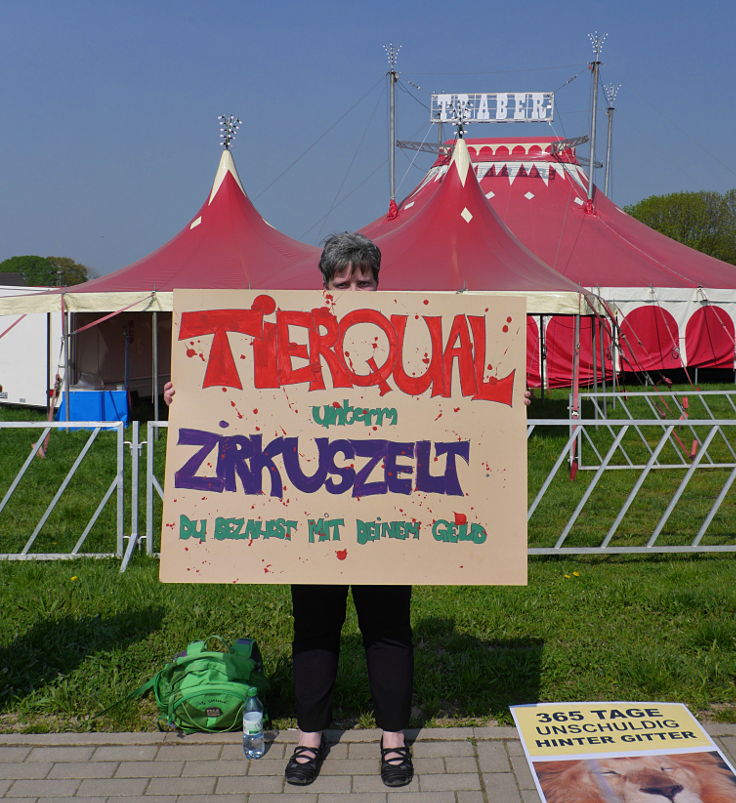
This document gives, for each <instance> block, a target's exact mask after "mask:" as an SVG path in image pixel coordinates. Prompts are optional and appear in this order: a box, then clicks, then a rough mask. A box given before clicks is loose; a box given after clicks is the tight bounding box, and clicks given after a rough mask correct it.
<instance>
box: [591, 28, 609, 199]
mask: <svg viewBox="0 0 736 803" xmlns="http://www.w3.org/2000/svg"><path fill="white" fill-rule="evenodd" d="M606 36H607V34H603V35H602V36H599V35H598V33H597V32H596V33H595V34H589V38H590V42H591V44H592V45H593V52H594V54H595V56H594V58H593V61H591V62H590V68H591V70H592V72H593V102H592V109H591V116H590V159H589V161H588V201H589V202H592V200H593V184H594V181H593V175H594V172H595V132H596V116H597V114H598V74H599V72H600V67H601V50H602V49H603V42H604V41H605V39H606Z"/></svg>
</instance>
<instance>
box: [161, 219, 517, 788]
mask: <svg viewBox="0 0 736 803" xmlns="http://www.w3.org/2000/svg"><path fill="white" fill-rule="evenodd" d="M380 266H381V252H380V251H379V249H378V248H377V246H376V245H375V244H374V243H372V242H371V241H370V240H368V239H367V238H366V237H364V236H363V235H361V234H357V233H356V234H350V233H347V232H345V233H343V234H338V235H333V236H332V237H330V238H329V239H328V240H327V241H326V243H325V247H324V251H323V252H322V256H321V257H320V262H319V267H320V271H321V273H322V283H323V287H324V288H325V290H330V291H333V290H347V291H375V290H377V289H378V273H379V270H380ZM173 397H174V388H173V386H172V385H171V383H170V382H169V383H167V384H166V386H165V388H164V400H165V401H166V403H167V404H171V402H172V400H173ZM524 403H525V404H529V394H528V392H527V394H526V395H525V397H524ZM291 596H292V610H293V617H294V640H293V644H292V658H293V671H294V691H295V698H296V716H297V723H298V725H299V739H298V744H297V747H296V748H295V750H294V753H293V755H292V756H291V758H290V759H289V762H288V764H287V765H286V770H285V778H286V780H287V782H288V783H290V784H294V785H297V786H306V785H308V784H310V783H312V782H313V781H314V780H315V778H317V776H318V775H319V771H320V768H321V766H322V763H323V761H324V759H325V757H326V755H327V752H328V749H327V745H326V743H325V738H324V730H325V729H326V728H327V727H329V725H330V722H331V721H332V710H331V709H332V697H333V691H334V687H335V679H336V676H337V666H338V657H339V653H340V634H341V631H342V626H343V624H344V622H345V612H346V605H347V596H348V586H344V585H293V586H292V588H291ZM352 596H353V601H354V603H355V608H356V612H357V615H358V623H359V626H360V631H361V634H362V637H363V646H364V649H365V654H366V662H367V666H368V680H369V684H370V690H371V696H372V698H373V706H374V712H375V718H376V724H377V725H378V727H379V728H381V730H382V735H381V745H380V757H381V763H380V767H381V778H382V780H383V782H384V783H385V784H386V785H387V786H390V787H400V786H405V785H406V784H408V783H410V782H411V780H412V778H413V775H414V768H413V765H412V760H411V753H410V750H409V747H408V746H407V745H406V743H405V739H404V729H405V728H406V727H407V726H408V724H409V716H410V710H411V697H412V680H413V671H414V652H413V645H412V631H411V621H410V605H411V587H410V586H390V585H375V586H373V585H357V586H356V585H354V586H352Z"/></svg>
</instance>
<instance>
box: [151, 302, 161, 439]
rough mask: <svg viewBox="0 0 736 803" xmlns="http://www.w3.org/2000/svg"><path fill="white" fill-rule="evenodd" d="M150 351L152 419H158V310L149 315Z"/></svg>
mask: <svg viewBox="0 0 736 803" xmlns="http://www.w3.org/2000/svg"><path fill="white" fill-rule="evenodd" d="M151 352H152V358H153V371H152V374H153V376H152V377H151V380H152V383H153V387H152V388H151V390H152V393H153V420H154V421H158V415H159V410H158V312H157V311H156V310H154V311H153V314H152V316H151ZM156 440H158V427H156Z"/></svg>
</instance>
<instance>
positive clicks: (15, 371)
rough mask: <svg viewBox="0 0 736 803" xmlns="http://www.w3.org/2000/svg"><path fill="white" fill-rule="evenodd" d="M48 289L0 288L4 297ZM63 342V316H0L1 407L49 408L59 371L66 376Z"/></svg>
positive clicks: (3, 286) (46, 314)
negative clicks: (49, 391)
mask: <svg viewBox="0 0 736 803" xmlns="http://www.w3.org/2000/svg"><path fill="white" fill-rule="evenodd" d="M46 289H52V288H45V287H16V286H7V285H0V296H20V295H27V294H28V293H36V292H43V291H44V290H46ZM3 333H5V334H4V335H3ZM61 341H62V333H61V313H55V314H52V313H42V312H33V313H29V314H27V315H20V314H18V315H15V314H14V315H0V404H22V405H28V406H29V407H46V404H47V399H48V390H49V389H50V388H53V386H54V377H55V376H56V373H57V370H58V371H59V372H60V373H62V375H63V365H62V366H59V363H60V362H62V360H60V348H61Z"/></svg>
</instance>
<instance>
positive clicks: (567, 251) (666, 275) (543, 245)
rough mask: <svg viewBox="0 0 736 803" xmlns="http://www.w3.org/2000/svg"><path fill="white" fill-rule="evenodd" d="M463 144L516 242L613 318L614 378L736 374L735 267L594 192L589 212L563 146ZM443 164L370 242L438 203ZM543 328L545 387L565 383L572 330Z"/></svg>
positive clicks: (587, 367) (378, 225)
mask: <svg viewBox="0 0 736 803" xmlns="http://www.w3.org/2000/svg"><path fill="white" fill-rule="evenodd" d="M556 143H560V145H562V146H563V147H560V145H557V144H556ZM467 145H468V150H469V152H470V155H471V158H472V160H473V166H474V168H475V172H476V175H477V177H478V180H479V182H480V186H481V188H482V190H483V194H484V195H485V197H486V198H487V199H488V201H489V203H490V205H491V206H492V207H493V209H494V210H495V211H496V212H497V214H498V216H499V217H500V218H501V219H502V220H503V222H504V223H505V224H506V225H507V226H508V227H509V228H510V229H511V231H512V232H513V233H514V234H515V235H516V237H518V239H519V240H520V241H521V242H522V243H524V245H525V246H527V247H528V248H529V249H530V250H531V251H532V252H534V254H536V256H538V257H539V258H540V259H542V260H543V261H544V262H545V263H546V264H547V265H549V266H551V267H552V268H554V269H555V270H556V271H558V272H559V273H561V274H562V275H564V276H566V277H567V278H569V279H571V280H572V281H573V282H575V283H577V284H580V285H582V286H584V287H586V288H588V289H589V290H591V291H592V292H594V293H595V294H596V295H599V296H600V297H602V298H603V299H604V300H605V301H607V302H608V304H609V307H610V308H612V309H615V311H616V313H617V316H618V322H619V324H620V338H619V345H620V350H613V349H611V348H610V335H609V334H608V333H606V332H604V333H603V345H604V349H603V351H604V355H605V356H604V359H605V363H606V367H607V373H608V374H609V375H610V373H611V371H612V361H615V364H616V367H617V370H623V371H627V370H646V371H650V370H668V369H673V368H682V367H687V368H693V367H714V368H733V367H734V330H735V324H736V267H735V266H733V265H729V264H727V263H725V262H721V261H720V260H717V259H714V258H712V257H709V256H707V255H705V254H702V253H700V252H699V251H695V250H693V249H691V248H688V247H687V246H684V245H682V244H681V243H678V242H676V241H674V240H671V239H670V238H668V237H665V236H663V235H661V234H659V233H658V232H656V231H654V230H653V229H650V228H649V227H647V226H645V225H643V224H642V223H640V222H639V221H637V220H635V219H634V218H632V217H631V216H629V215H627V214H626V213H625V212H624V211H623V210H621V209H620V208H619V207H617V206H616V205H615V204H613V203H612V202H611V201H610V200H609V199H608V198H607V197H606V196H605V195H604V194H603V193H602V192H600V191H599V190H598V189H597V188H595V192H594V194H593V201H592V204H591V203H588V197H587V196H588V179H587V175H586V174H585V172H584V171H583V169H582V167H581V166H580V164H579V163H578V161H577V158H576V156H575V152H574V150H573V149H572V148H569V147H567V148H565V147H564V141H563V140H561V139H560V138H557V137H547V138H544V137H536V138H531V137H525V138H513V139H509V138H505V139H483V140H481V139H471V140H468V141H467ZM558 148H559V150H558ZM449 162H450V157H449V156H448V155H441V156H440V157H439V158H438V159H437V161H436V162H435V164H434V165H433V167H432V168H431V169H430V171H429V172H428V173H427V175H426V176H425V178H424V180H423V181H422V182H421V184H420V185H419V186H418V187H417V188H416V189H415V190H414V191H413V192H412V193H411V194H410V195H409V196H408V197H407V198H406V199H405V200H404V201H403V202H402V203H401V204H400V206H399V213H398V215H397V216H396V217H395V218H394V219H393V220H388V219H387V218H383V219H382V220H379V221H376V222H374V223H373V224H371V225H370V226H368V227H366V228H365V229H364V231H365V232H366V233H367V234H368V235H369V236H371V234H372V235H373V236H376V235H377V234H380V232H382V231H385V230H386V229H387V228H398V227H404V226H406V225H408V223H409V222H410V221H411V220H412V218H414V217H415V216H417V215H419V214H420V212H421V210H422V208H423V207H424V206H425V205H426V204H427V203H428V202H429V199H430V198H431V197H432V196H433V195H434V194H435V192H436V190H437V189H438V187H439V186H440V183H441V181H442V177H443V176H444V175H445V173H446V172H447V171H448V169H449V168H448V165H449ZM542 325H543V332H544V347H545V350H546V353H547V358H548V359H547V366H546V367H547V379H548V382H549V384H550V385H565V384H569V365H570V353H571V350H572V347H573V328H572V327H573V323H572V322H571V321H570V320H569V319H564V318H558V317H552V318H544V319H543V324H542ZM591 327H592V323H591V321H590V320H587V321H583V322H582V329H581V335H580V338H581V361H580V362H581V381H586V380H589V379H591V378H592V375H593V371H594V367H593V363H594V360H593V358H592V351H593V348H594V347H593V341H592V337H591V333H592V330H591ZM598 334H599V336H600V333H598ZM598 345H600V341H599V344H598ZM595 350H596V356H597V357H598V355H599V349H598V347H596V348H595ZM614 351H615V353H614ZM597 361H598V364H599V365H600V359H598V360H597ZM530 379H532V380H533V376H532V377H530Z"/></svg>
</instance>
